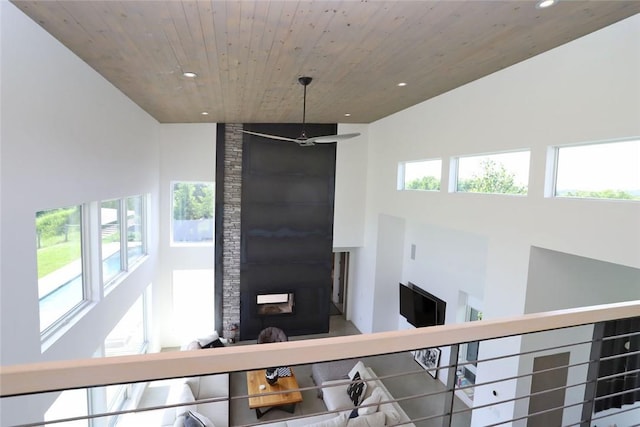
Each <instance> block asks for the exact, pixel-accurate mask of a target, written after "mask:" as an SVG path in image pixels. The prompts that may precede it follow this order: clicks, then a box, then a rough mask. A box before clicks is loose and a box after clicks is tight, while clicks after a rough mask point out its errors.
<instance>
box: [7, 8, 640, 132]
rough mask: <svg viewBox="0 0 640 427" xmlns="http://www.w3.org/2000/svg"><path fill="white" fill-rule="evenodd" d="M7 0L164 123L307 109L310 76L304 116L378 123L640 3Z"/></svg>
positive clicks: (250, 118)
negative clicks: (189, 74) (301, 80)
mask: <svg viewBox="0 0 640 427" xmlns="http://www.w3.org/2000/svg"><path fill="white" fill-rule="evenodd" d="M13 3H14V4H15V5H16V6H17V7H19V8H20V9H21V10H22V11H24V12H25V13H26V14H27V15H28V16H30V17H31V18H32V19H33V20H34V21H35V22H37V23H39V24H40V25H41V26H42V27H43V28H45V29H46V30H47V31H48V32H49V33H51V34H52V35H53V36H54V37H56V38H57V39H58V40H60V41H61V42H62V43H63V44H64V45H66V46H67V47H68V48H69V49H71V50H72V51H73V52H75V54H76V55H78V56H79V57H80V58H82V59H83V60H84V61H86V62H87V63H88V64H89V65H90V66H91V67H93V68H94V69H95V70H96V71H98V72H99V73H100V74H102V75H103V76H104V77H105V78H106V79H107V80H109V81H110V82H111V83H112V84H114V85H115V86H116V87H118V88H119V89H120V90H121V91H122V92H123V93H125V94H126V95H127V96H128V97H129V98H131V99H132V100H133V101H134V102H136V103H137V104H138V105H139V106H140V107H141V108H143V109H144V110H146V111H147V112H148V113H149V114H150V115H152V116H153V117H155V118H156V119H157V120H158V121H159V122H161V123H196V122H226V123H296V122H299V121H301V120H302V94H303V89H302V86H300V85H299V84H298V82H297V78H298V77H299V76H303V75H308V76H312V77H313V78H314V80H313V82H312V83H311V85H310V86H309V87H308V90H307V122H315V123H336V122H338V123H340V122H342V123H350V122H352V123H370V122H372V121H375V120H377V119H380V118H382V117H385V116H387V115H390V114H392V113H394V112H397V111H400V110H402V109H404V108H407V107H409V106H411V105H414V104H417V103H419V102H422V101H424V100H426V99H429V98H432V97H434V96H437V95H439V94H442V93H444V92H447V91H449V90H451V89H454V88H456V87H458V86H461V85H464V84H466V83H469V82H471V81H473V80H476V79H478V78H481V77H483V76H486V75H488V74H491V73H493V72H496V71H498V70H500V69H503V68H505V67H508V66H510V65H513V64H515V63H518V62H520V61H523V60H525V59H527V58H530V57H532V56H534V55H537V54H539V53H541V52H544V51H546V50H549V49H552V48H554V47H557V46H559V45H562V44H564V43H567V42H569V41H571V40H573V39H576V38H578V37H581V36H584V35H586V34H589V33H591V32H593V31H595V30H598V29H600V28H602V27H605V26H607V25H610V24H612V23H614V22H617V21H619V20H621V19H624V18H626V17H629V16H631V15H634V14H636V13H639V12H640V1H637V0H632V1H623V0H616V1H583V0H573V1H560V2H559V4H557V5H556V6H553V7H551V8H548V9H538V8H536V7H535V1H529V0H503V1H479V0H468V1H448V0H443V1H389V2H385V1H337V0H334V1H293V0H291V1H265V0H258V1H248V0H244V1H211V0H207V1H193V0H183V1H179V0H170V1H78V0H74V1H55V0H40V1H28V0H24V1H23V0H14V1H13ZM597 54H598V53H597V52H594V55H597ZM184 71H193V72H196V73H197V74H198V77H197V78H195V79H189V78H186V77H183V75H182V73H183V72H184ZM399 82H406V83H407V86H405V87H398V86H397V84H398V83H399ZM203 111H206V112H208V115H207V116H203V115H202V114H201V113H202V112H203ZM347 113H349V114H350V116H348V117H347V116H345V114H347Z"/></svg>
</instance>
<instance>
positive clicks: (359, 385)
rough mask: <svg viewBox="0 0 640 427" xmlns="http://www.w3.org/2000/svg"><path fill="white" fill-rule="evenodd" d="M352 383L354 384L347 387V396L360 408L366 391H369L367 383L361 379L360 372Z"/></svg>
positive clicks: (352, 379)
mask: <svg viewBox="0 0 640 427" xmlns="http://www.w3.org/2000/svg"><path fill="white" fill-rule="evenodd" d="M351 381H353V382H352V383H351V384H349V386H348V387H347V394H348V395H349V399H351V401H352V402H353V404H354V405H355V406H358V405H359V404H360V402H361V401H362V396H364V393H365V390H366V389H367V383H365V382H364V381H362V380H361V379H360V372H356V374H355V375H354V376H353V378H351Z"/></svg>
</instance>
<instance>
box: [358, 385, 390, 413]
mask: <svg viewBox="0 0 640 427" xmlns="http://www.w3.org/2000/svg"><path fill="white" fill-rule="evenodd" d="M383 397H384V392H383V391H382V390H381V389H380V387H376V388H374V389H373V393H371V396H369V397H367V398H366V399H364V400H363V401H362V403H361V404H360V407H359V408H357V409H358V415H369V414H373V413H374V412H376V411H377V410H378V404H379V403H380V402H381V401H382V398H383Z"/></svg>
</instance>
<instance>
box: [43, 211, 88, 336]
mask: <svg viewBox="0 0 640 427" xmlns="http://www.w3.org/2000/svg"><path fill="white" fill-rule="evenodd" d="M68 207H78V209H79V210H80V221H79V224H80V265H81V268H82V270H81V272H80V277H81V279H82V300H80V301H78V302H77V303H76V304H74V305H73V306H72V307H71V308H70V309H69V310H67V311H66V312H65V313H64V314H62V315H61V316H60V317H58V318H57V319H56V320H54V321H53V322H51V323H50V324H49V325H48V326H47V327H45V328H44V329H42V330H40V340H41V342H43V343H44V342H46V341H48V340H50V339H51V338H52V337H54V336H56V335H57V334H59V333H60V331H61V330H63V329H64V328H66V327H68V325H69V324H71V323H72V322H73V321H74V320H75V319H77V317H78V315H79V314H80V313H81V312H82V311H83V310H84V309H86V308H87V307H88V306H89V305H90V304H91V301H92V297H93V292H92V287H91V280H90V278H91V260H90V259H89V258H90V257H89V253H90V251H89V245H90V242H91V237H90V234H91V233H90V232H89V228H90V227H89V224H90V216H91V209H90V206H89V204H87V203H81V204H77V205H71V206H64V207H61V208H50V209H43V210H39V211H36V212H42V211H51V210H57V209H65V208H68ZM36 251H37V249H36ZM36 258H37V255H36ZM36 263H37V260H36ZM36 268H37V267H36ZM38 282H39V280H38ZM38 286H39V283H38ZM40 300H41V298H39V297H38V315H39V317H41V316H42V313H41V307H40Z"/></svg>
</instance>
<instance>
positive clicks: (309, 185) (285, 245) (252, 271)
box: [240, 124, 337, 340]
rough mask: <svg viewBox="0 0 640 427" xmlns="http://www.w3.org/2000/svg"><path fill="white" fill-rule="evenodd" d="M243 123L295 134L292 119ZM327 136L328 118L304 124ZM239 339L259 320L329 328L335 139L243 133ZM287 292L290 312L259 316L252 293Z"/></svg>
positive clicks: (293, 329) (261, 324) (290, 328)
mask: <svg viewBox="0 0 640 427" xmlns="http://www.w3.org/2000/svg"><path fill="white" fill-rule="evenodd" d="M244 128H245V129H246V130H252V131H254V132H261V133H267V134H275V135H281V136H289V137H292V138H295V137H297V136H298V135H299V134H300V131H301V125H300V124H251V125H246V124H245V125H244ZM306 130H307V134H308V135H332V134H335V133H336V131H337V126H336V125H335V124H333V125H307V129H306ZM242 147H243V148H242V196H241V223H240V229H241V247H240V339H242V340H250V339H256V338H257V336H258V333H259V332H260V331H261V330H262V329H263V328H265V327H267V326H277V327H279V328H281V329H283V330H284V331H285V332H286V333H287V335H289V336H295V335H303V334H314V333H325V332H328V331H329V303H330V297H331V258H332V244H333V206H334V194H335V159H336V148H335V144H318V145H315V146H313V147H300V146H298V145H297V144H294V143H290V142H279V141H274V140H271V139H265V138H262V137H257V136H252V135H248V134H244V136H243V145H242ZM270 293H293V294H294V302H295V307H294V311H293V313H292V314H278V315H259V314H258V309H257V305H256V297H257V295H258V294H270Z"/></svg>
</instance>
